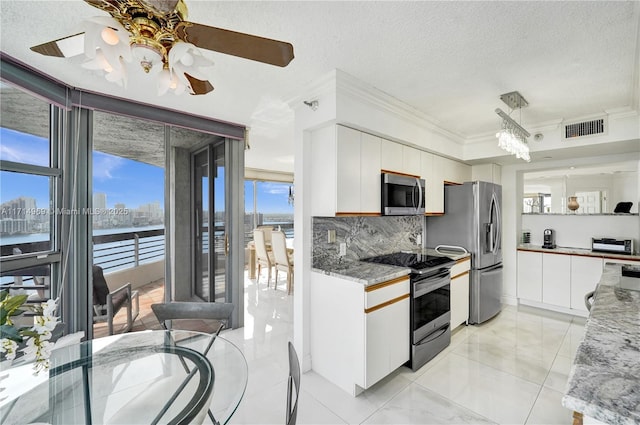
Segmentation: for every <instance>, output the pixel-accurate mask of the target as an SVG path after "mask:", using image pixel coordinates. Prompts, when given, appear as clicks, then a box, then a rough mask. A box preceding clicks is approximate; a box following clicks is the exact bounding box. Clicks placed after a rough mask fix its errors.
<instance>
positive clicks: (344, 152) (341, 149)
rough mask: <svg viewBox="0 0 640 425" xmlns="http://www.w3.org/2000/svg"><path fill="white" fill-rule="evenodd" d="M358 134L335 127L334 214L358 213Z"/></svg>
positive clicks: (357, 132)
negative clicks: (335, 192) (336, 139)
mask: <svg viewBox="0 0 640 425" xmlns="http://www.w3.org/2000/svg"><path fill="white" fill-rule="evenodd" d="M360 134H361V133H360V132H359V131H357V130H353V129H351V128H347V127H343V126H341V125H339V126H337V136H338V142H337V155H336V161H337V163H338V166H337V167H336V168H337V169H336V184H337V188H336V190H337V194H336V212H343V213H354V212H360V154H361V152H360ZM378 190H380V189H378Z"/></svg>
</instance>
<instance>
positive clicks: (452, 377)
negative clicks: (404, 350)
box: [415, 353, 540, 424]
mask: <svg viewBox="0 0 640 425" xmlns="http://www.w3.org/2000/svg"><path fill="white" fill-rule="evenodd" d="M415 382H416V384H419V385H422V386H424V387H425V388H427V389H429V390H431V391H434V392H436V393H437V394H439V395H441V396H443V397H446V398H447V399H449V400H452V401H455V402H456V403H457V404H459V405H461V406H463V407H466V408H467V409H470V410H472V411H474V412H476V413H478V414H480V415H482V416H484V417H486V418H488V419H490V420H492V421H495V422H499V423H510V424H512V423H524V421H525V420H526V418H527V416H528V414H529V411H530V409H531V406H533V403H534V402H535V400H536V397H537V395H538V392H539V391H540V385H536V384H533V383H531V382H528V381H525V380H524V379H521V378H518V377H516V376H513V375H511V374H508V373H506V372H502V371H500V370H497V369H495V368H492V367H489V366H487V365H484V364H482V363H479V362H477V361H475V360H471V359H468V358H466V357H464V356H460V355H457V354H455V353H450V354H449V355H448V356H447V358H445V359H443V360H442V361H441V362H439V363H438V364H437V365H436V366H434V367H433V368H431V369H429V370H428V371H426V372H425V373H424V374H423V375H422V376H421V377H419V378H418V379H417V380H416V381H415Z"/></svg>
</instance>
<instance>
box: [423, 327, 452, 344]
mask: <svg viewBox="0 0 640 425" xmlns="http://www.w3.org/2000/svg"><path fill="white" fill-rule="evenodd" d="M447 329H449V323H447V324H445V325H442V326H441V327H439V328H438V329H436V330H435V331H433V332H431V333H430V334H429V335H427V336H425V337H424V338H422V339H421V340H420V341H418V342H417V343H416V344H415V345H416V346H417V345H422V344H426V343H428V342H431V341H433V340H434V339H436V338H438V337H440V336H441V335H442V334H443V333H445V332H446V331H447Z"/></svg>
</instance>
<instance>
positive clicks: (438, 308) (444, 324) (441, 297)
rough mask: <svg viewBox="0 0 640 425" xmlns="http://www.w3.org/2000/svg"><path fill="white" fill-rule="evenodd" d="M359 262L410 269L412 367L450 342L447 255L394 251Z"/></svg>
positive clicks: (429, 357) (449, 297)
mask: <svg viewBox="0 0 640 425" xmlns="http://www.w3.org/2000/svg"><path fill="white" fill-rule="evenodd" d="M362 261H368V262H372V263H381V264H389V265H394V266H402V267H408V268H410V269H411V302H410V319H409V323H410V325H411V326H410V329H409V332H410V340H411V347H410V353H411V357H410V359H409V363H408V364H407V366H409V367H410V368H411V369H412V370H414V371H415V370H418V369H420V368H421V367H422V366H423V365H424V364H425V363H427V362H428V361H429V360H431V359H432V358H434V357H435V356H436V354H438V353H439V352H440V351H442V350H443V349H444V348H445V347H447V346H448V345H449V343H450V342H451V326H450V320H451V296H450V295H451V266H453V265H454V264H455V261H453V260H451V259H450V258H447V257H438V256H433V255H424V254H416V253H408V252H395V253H392V254H387V255H381V256H378V257H371V258H365V259H363V260H362Z"/></svg>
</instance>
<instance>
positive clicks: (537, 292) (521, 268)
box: [518, 251, 542, 302]
mask: <svg viewBox="0 0 640 425" xmlns="http://www.w3.org/2000/svg"><path fill="white" fill-rule="evenodd" d="M518 298H522V299H525V300H530V301H537V302H542V253H541V252H527V251H518Z"/></svg>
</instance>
